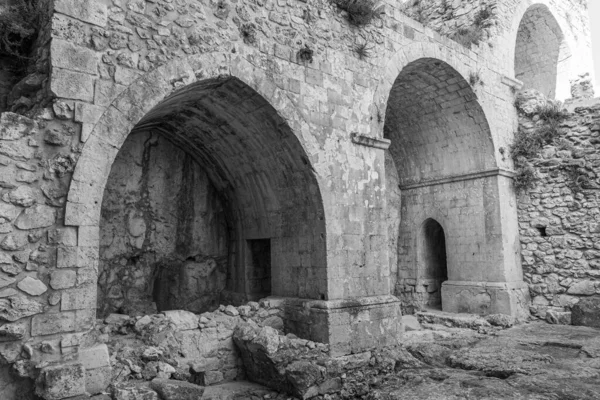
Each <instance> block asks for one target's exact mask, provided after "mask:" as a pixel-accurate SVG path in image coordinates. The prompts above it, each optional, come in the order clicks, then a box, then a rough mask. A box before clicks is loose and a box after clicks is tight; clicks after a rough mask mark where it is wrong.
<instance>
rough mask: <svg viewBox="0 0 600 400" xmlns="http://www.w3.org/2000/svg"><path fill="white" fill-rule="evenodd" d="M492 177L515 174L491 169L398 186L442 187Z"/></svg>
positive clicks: (407, 187)
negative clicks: (447, 184)
mask: <svg viewBox="0 0 600 400" xmlns="http://www.w3.org/2000/svg"><path fill="white" fill-rule="evenodd" d="M493 176H504V177H507V178H513V177H514V176H515V173H514V172H513V171H509V170H505V169H500V168H496V169H491V170H488V171H481V172H474V173H472V174H464V175H456V176H448V177H444V178H438V179H431V180H428V181H422V182H418V183H412V184H408V185H400V189H401V190H410V189H418V188H422V187H426V186H435V185H443V184H446V183H455V182H462V181H473V180H476V179H482V178H489V177H493Z"/></svg>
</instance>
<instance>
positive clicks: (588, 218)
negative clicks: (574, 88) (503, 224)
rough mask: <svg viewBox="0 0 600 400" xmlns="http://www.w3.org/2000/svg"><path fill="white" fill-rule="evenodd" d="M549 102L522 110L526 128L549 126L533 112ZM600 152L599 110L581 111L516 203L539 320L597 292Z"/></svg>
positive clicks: (544, 154)
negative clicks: (531, 183) (599, 151)
mask: <svg viewBox="0 0 600 400" xmlns="http://www.w3.org/2000/svg"><path fill="white" fill-rule="evenodd" d="M545 103H546V100H545V99H544V98H543V97H542V96H533V97H532V98H530V100H528V101H527V102H525V104H524V105H521V113H520V118H519V120H520V128H521V129H523V130H525V132H533V131H534V130H536V129H540V127H541V126H543V125H544V123H545V122H544V121H543V119H541V118H540V116H539V112H538V111H536V107H537V105H538V104H542V105H543V104H545ZM524 112H528V113H529V115H525V114H524ZM599 145H600V106H599V105H595V106H592V107H588V108H578V109H576V110H575V112H574V113H572V114H569V115H568V117H566V118H565V119H564V120H563V121H562V122H561V123H560V135H559V137H558V138H557V139H556V140H555V141H554V142H553V143H551V144H547V145H545V146H544V147H543V150H542V151H541V153H540V154H539V156H538V157H536V158H534V159H532V160H531V166H532V167H534V169H535V174H536V175H535V178H536V179H535V181H534V186H533V187H532V188H530V189H528V190H526V191H524V192H522V193H521V194H520V196H519V198H518V209H519V227H520V229H519V233H520V238H521V255H522V260H523V270H524V274H525V280H526V282H527V283H528V284H529V290H530V293H531V297H532V299H533V302H532V306H531V311H532V313H533V315H536V316H538V317H540V318H546V317H548V318H549V320H553V318H552V312H556V311H558V312H561V311H565V310H567V311H568V310H570V308H571V307H572V306H573V305H574V304H576V303H577V302H579V301H580V300H581V299H582V298H584V297H586V296H591V295H594V294H598V293H600V246H599V244H598V243H599V242H600V214H599V213H598V210H599V208H598V207H599V205H600V203H599V200H600V198H599V195H598V193H599V192H598V189H600V180H599V177H600V175H599V174H600V155H599V153H598V150H599V149H598V146H599ZM548 311H550V313H548ZM548 314H550V316H548Z"/></svg>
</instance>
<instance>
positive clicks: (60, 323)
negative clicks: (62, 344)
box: [31, 311, 78, 336]
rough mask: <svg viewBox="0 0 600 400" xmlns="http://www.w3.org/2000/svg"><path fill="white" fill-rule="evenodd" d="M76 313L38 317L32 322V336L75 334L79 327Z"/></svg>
mask: <svg viewBox="0 0 600 400" xmlns="http://www.w3.org/2000/svg"><path fill="white" fill-rule="evenodd" d="M76 317H77V316H76V313H75V312H72V311H71V312H61V313H53V314H48V313H47V314H42V315H36V316H34V317H33V319H32V320H31V335H32V336H43V335H52V334H55V333H63V332H73V331H75V330H76V327H77V323H78V321H77V318H76Z"/></svg>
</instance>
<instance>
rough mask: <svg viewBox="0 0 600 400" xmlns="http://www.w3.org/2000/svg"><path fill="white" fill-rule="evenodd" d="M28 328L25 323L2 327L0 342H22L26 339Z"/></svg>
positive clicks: (0, 327)
mask: <svg viewBox="0 0 600 400" xmlns="http://www.w3.org/2000/svg"><path fill="white" fill-rule="evenodd" d="M26 329H27V326H26V325H25V324H23V323H13V324H6V325H2V326H0V342H11V341H15V340H21V339H23V338H24V337H25V334H26Z"/></svg>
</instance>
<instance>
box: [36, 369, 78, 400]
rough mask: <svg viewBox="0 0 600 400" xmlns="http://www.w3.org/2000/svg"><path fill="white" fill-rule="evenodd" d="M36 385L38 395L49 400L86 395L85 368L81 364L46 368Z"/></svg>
mask: <svg viewBox="0 0 600 400" xmlns="http://www.w3.org/2000/svg"><path fill="white" fill-rule="evenodd" d="M36 384H37V388H36V393H37V394H38V395H39V396H41V397H43V398H44V399H47V400H61V399H64V398H67V397H74V396H79V395H82V394H84V393H85V368H83V366H82V365H81V364H71V365H61V366H56V367H46V368H44V369H42V371H41V373H40V375H39V377H38V378H37V380H36Z"/></svg>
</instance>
